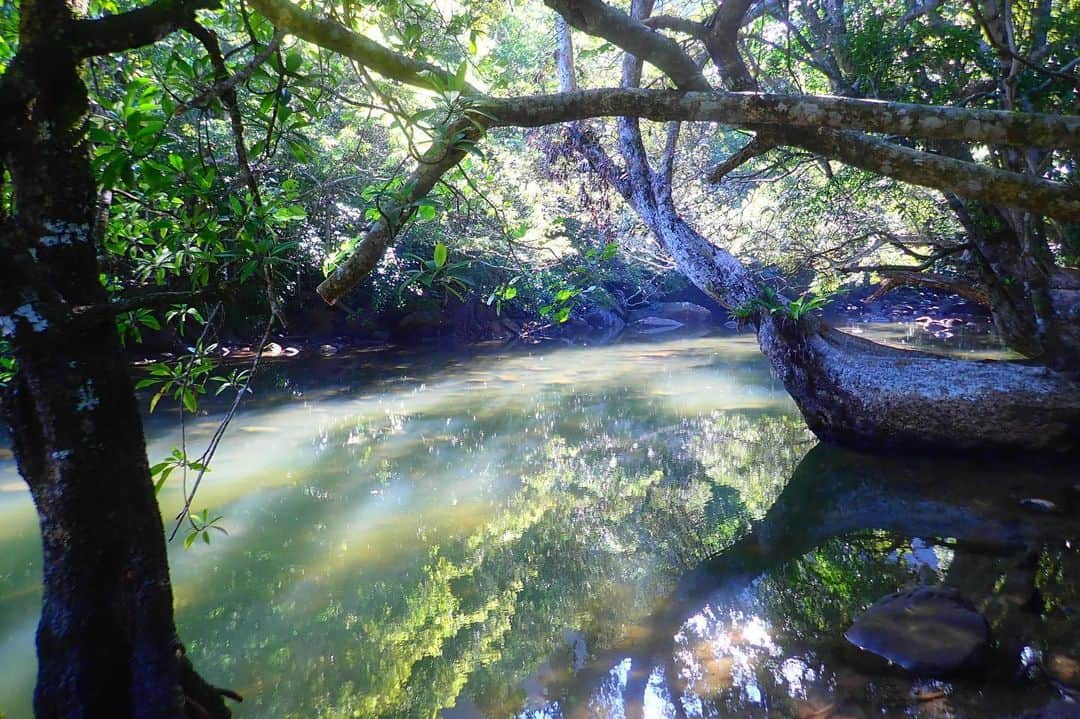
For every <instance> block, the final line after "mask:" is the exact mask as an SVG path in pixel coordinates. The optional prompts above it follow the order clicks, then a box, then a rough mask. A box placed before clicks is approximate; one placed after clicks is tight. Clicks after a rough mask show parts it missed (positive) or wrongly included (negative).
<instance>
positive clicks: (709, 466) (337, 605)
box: [189, 395, 805, 717]
mask: <svg viewBox="0 0 1080 719" xmlns="http://www.w3.org/2000/svg"><path fill="white" fill-rule="evenodd" d="M610 399H611V401H612V402H617V403H619V404H620V405H621V406H622V407H623V409H622V414H621V416H623V417H627V418H631V419H630V420H627V421H624V422H621V423H619V426H618V427H617V428H615V430H614V431H605V428H603V427H598V426H594V425H588V429H589V432H588V433H585V432H581V431H578V432H573V431H570V430H571V429H572V428H573V427H574V426H575V422H576V421H578V420H581V421H582V422H584V421H586V420H589V421H591V420H592V419H594V417H593V416H592V415H593V414H594V413H591V412H590V411H589V408H588V407H587V406H583V407H581V408H580V409H578V410H575V408H573V407H562V406H560V403H559V402H555V401H554V399H551V401H550V403H549V405H548V407H547V409H546V410H545V411H547V412H551V413H553V414H554V415H555V416H558V417H559V418H560V420H559V424H561V425H562V426H563V428H564V429H566V430H567V431H566V434H568V435H571V436H570V437H569V438H564V437H563V436H560V435H557V434H553V435H551V436H549V437H548V438H547V439H546V442H545V443H544V444H543V445H542V446H540V447H539V448H538V449H536V450H535V451H534V452H533V456H532V457H531V459H530V460H529V461H527V462H526V463H525V464H526V466H529V467H532V468H534V469H533V471H529V472H527V473H526V474H524V475H523V476H522V477H521V478H520V480H519V482H518V484H517V486H516V489H515V490H514V491H513V492H511V493H510V494H509V496H507V497H505V498H504V499H501V500H499V502H498V506H497V508H496V509H494V510H493V511H492V510H488V511H487V512H486V514H485V516H486V517H487V518H486V519H485V520H484V521H483V522H482V523H480V524H479V525H477V526H476V527H474V529H473V530H472V531H471V532H469V533H467V534H465V535H464V536H462V535H460V534H457V535H455V534H454V533H452V532H440V533H439V537H438V540H437V541H438V544H437V545H436V546H432V547H430V549H429V550H423V548H422V547H420V548H418V549H417V550H415V551H413V552H412V553H409V552H404V553H402V554H401V555H398V556H394V557H392V558H388V559H387V563H388V564H389V565H391V566H388V567H387V568H386V569H385V571H383V569H380V570H379V571H378V572H370V573H369V572H367V571H364V570H362V569H357V570H355V572H354V573H355V576H356V578H355V584H354V586H352V587H348V586H346V587H345V588H344V589H343V590H341V591H338V590H333V594H332V597H331V598H330V600H329V602H328V603H327V602H325V601H324V602H322V603H321V606H320V602H319V601H318V600H317V599H314V597H322V598H324V599H325V592H326V589H325V588H323V587H320V586H317V585H316V586H314V587H311V588H310V589H309V591H308V594H307V595H305V594H304V593H303V592H302V591H298V590H296V589H290V588H289V587H290V584H293V583H295V577H294V576H292V575H291V574H290V573H289V572H284V573H281V574H279V576H277V577H270V578H269V579H264V580H263V581H266V582H267V583H268V584H269V585H270V586H272V587H276V588H277V590H276V591H275V592H273V594H274V596H275V599H276V601H277V602H278V605H277V606H275V607H273V609H272V613H280V614H281V615H284V616H287V617H288V618H289V619H290V620H291V622H292V625H291V627H290V631H289V632H288V635H287V636H272V635H267V633H266V631H265V630H264V631H256V632H255V633H253V634H252V635H251V636H247V637H243V638H241V637H240V636H237V637H236V639H237V640H238V641H236V642H232V641H230V642H223V641H220V635H219V634H217V633H216V631H215V635H216V636H217V640H216V641H215V643H214V646H215V651H216V648H217V647H220V646H222V645H226V646H228V647H229V649H226V650H225V652H224V656H219V657H218V659H219V661H221V662H223V663H228V664H231V665H232V666H233V667H234V670H233V671H235V668H239V667H241V666H243V665H245V663H248V664H250V663H258V664H261V665H263V670H262V671H263V672H264V675H263V677H262V679H261V682H262V683H263V685H264V687H265V689H264V690H262V691H260V690H256V691H255V692H254V693H255V694H257V695H260V696H262V697H264V698H266V699H267V700H268V703H269V704H271V705H276V707H277V708H276V709H274V708H273V706H271V707H267V708H266V710H265V711H266V713H282V712H286V713H287V712H290V711H292V712H295V713H296V715H297V716H299V715H304V716H313V715H318V716H326V717H338V716H341V717H345V716H430V715H432V713H433V712H436V711H437V710H439V709H440V708H446V707H449V706H452V705H453V704H454V703H455V701H456V699H457V697H458V695H459V693H461V692H462V690H463V689H464V692H465V695H467V696H469V697H471V698H472V700H473V701H474V702H475V704H476V705H477V706H479V707H481V708H482V709H483V710H485V712H487V713H489V714H490V715H491V716H495V715H507V714H510V713H513V712H514V711H516V710H517V709H519V708H520V706H521V702H522V699H523V694H522V690H521V689H520V688H519V687H520V685H521V680H522V679H524V678H525V677H526V676H527V675H529V674H531V673H533V672H534V671H535V670H536V668H537V667H538V666H539V665H540V664H541V663H542V662H544V661H545V660H546V659H548V658H549V657H551V655H552V652H553V649H557V648H558V647H560V646H565V640H564V638H563V631H564V630H565V629H571V628H572V629H576V630H579V631H580V632H581V633H582V634H583V635H584V641H585V645H586V646H588V647H589V649H590V650H594V649H602V648H603V647H604V646H605V645H607V644H611V643H614V642H617V641H619V640H620V639H622V638H623V637H624V636H626V635H628V634H631V635H632V634H633V633H634V632H637V631H640V630H638V629H637V628H635V625H636V623H637V621H638V620H640V619H641V618H643V617H646V616H647V615H648V614H649V612H650V611H651V610H652V608H653V604H654V602H655V600H656V599H657V598H658V597H660V596H663V595H664V594H665V593H667V592H668V591H670V589H671V588H672V587H673V586H674V583H675V581H676V580H677V578H678V576H679V575H680V574H681V573H682V572H684V571H685V569H686V568H687V567H690V566H693V565H695V564H697V563H699V562H700V561H701V560H702V559H704V558H705V557H707V556H710V555H712V554H715V553H716V552H718V551H720V550H721V549H723V548H724V547H725V546H727V545H729V544H731V542H733V541H735V540H736V539H737V538H738V536H740V534H742V533H743V532H745V531H746V530H747V529H748V528H749V526H750V524H751V522H752V520H753V515H752V513H751V512H750V511H748V510H747V506H751V507H753V506H756V505H757V504H758V503H759V502H761V501H763V500H762V497H768V496H771V495H775V494H776V493H777V492H778V488H770V487H768V486H767V478H771V480H772V481H773V482H774V483H776V484H780V483H782V482H783V481H784V478H785V477H787V476H788V475H789V472H790V469H791V467H792V466H794V464H795V462H796V461H797V460H798V453H799V452H800V451H802V447H803V445H802V444H800V440H803V439H804V438H805V430H804V429H803V428H802V427H801V426H800V424H801V423H799V422H797V421H796V420H795V419H794V418H792V417H786V416H775V415H774V416H770V415H764V414H762V415H759V416H754V417H752V418H750V417H747V416H743V415H741V414H723V413H717V414H713V415H711V416H704V417H701V418H700V419H697V420H694V421H685V422H681V423H676V424H674V425H673V426H671V427H668V428H667V429H664V430H661V431H658V432H653V434H652V435H651V436H649V437H646V438H645V439H642V436H643V435H645V434H646V433H645V432H644V431H642V425H643V424H646V423H647V422H649V421H650V419H651V418H653V417H654V416H655V410H654V409H653V408H649V407H640V406H637V407H635V406H634V402H635V400H634V398H633V397H632V396H628V395H624V396H618V397H613V398H610ZM563 401H564V402H572V401H573V400H570V399H565V398H564V400H563ZM575 414H576V418H575ZM415 419H417V418H415V417H414V418H407V419H406V420H405V421H406V423H408V422H410V421H414V420H415ZM400 420H401V418H398V419H396V420H395V419H394V418H392V417H390V418H388V419H387V420H386V421H387V422H388V423H391V424H392V423H394V422H397V421H400ZM490 422H491V423H493V424H489V425H485V418H484V417H483V416H481V417H479V418H478V420H477V422H476V423H475V424H474V425H473V426H472V427H471V429H470V432H471V433H472V435H473V436H477V437H478V436H481V435H486V436H488V437H490V436H492V435H493V434H495V433H505V432H510V431H513V427H509V426H506V425H505V424H502V423H504V422H505V420H504V419H501V418H500V417H499V416H497V414H496V413H492V415H491V418H490ZM654 426H655V425H654ZM329 434H330V436H329V437H328V438H326V444H325V446H327V447H334V446H337V447H342V446H344V450H343V451H340V452H338V451H326V452H324V453H323V455H321V457H322V458H321V460H320V465H319V466H316V467H314V468H313V469H312V474H313V475H315V476H321V475H325V476H328V477H331V479H330V480H328V481H327V482H322V481H320V487H321V488H322V490H324V491H326V492H327V493H329V494H330V495H333V496H334V497H335V499H334V500H333V501H331V502H329V503H314V502H312V503H308V504H305V505H301V507H300V508H299V509H300V512H301V513H300V514H299V516H297V517H296V519H295V522H296V523H297V525H298V526H308V525H310V526H315V525H320V524H325V526H327V527H330V528H332V527H333V526H334V524H335V522H336V521H337V520H336V519H334V518H333V517H332V516H329V515H328V514H327V512H332V511H334V510H333V509H332V507H333V506H334V505H341V506H343V507H345V506H348V505H349V504H350V497H357V496H362V493H364V492H368V491H371V489H370V488H372V487H379V486H380V485H379V483H380V482H384V483H385V482H386V481H387V477H388V476H389V475H394V473H395V472H397V471H398V468H397V467H396V462H395V460H393V459H387V457H383V458H382V459H379V457H380V451H379V448H378V444H379V443H380V442H389V443H395V442H401V441H412V442H414V441H415V440H414V439H408V440H406V438H404V437H403V436H402V435H401V434H400V433H395V432H394V431H393V429H392V428H388V427H378V426H373V425H371V424H368V425H366V426H363V427H359V428H358V427H357V426H356V425H355V423H354V424H352V426H348V427H339V428H337V429H332V430H330V432H329ZM350 436H353V437H359V438H360V439H358V440H356V441H354V442H353V443H352V444H349V443H348V438H349V437H350ZM462 437H464V440H463V441H468V440H469V436H468V435H462V434H461V433H459V434H458V439H459V441H462ZM372 443H374V444H375V445H376V447H375V450H374V451H372V450H371V445H372ZM778 445H779V446H778ZM401 449H402V447H395V448H392V451H391V452H390V453H389V455H388V456H399V457H404V456H410V455H409V453H406V454H401V451H400V450H401ZM412 449H413V450H414V451H415V450H417V449H419V448H418V447H415V446H414V447H412ZM359 460H364V464H363V466H369V467H373V469H374V471H371V472H368V474H367V482H366V483H365V482H358V481H357V475H358V474H360V472H358V471H357V470H356V464H355V463H356V462H357V461H359ZM350 463H352V466H353V469H352V472H351V474H352V476H351V477H350V478H348V479H347V480H346V479H344V477H346V475H345V473H344V472H342V473H341V474H340V475H337V474H335V472H336V471H338V470H343V469H344V468H345V467H346V466H347V465H350ZM410 466H411V469H410V472H412V471H415V474H416V475H417V476H419V477H423V476H424V474H425V472H427V471H430V472H431V473H432V474H433V476H434V474H435V471H434V470H435V468H434V467H433V466H428V460H427V458H425V457H422V458H421V461H420V462H419V463H416V464H413V465H410ZM328 470H333V471H328ZM334 477H338V478H337V479H333V478H334ZM744 493H745V495H746V496H745V497H744ZM304 512H306V514H304ZM317 537H318V530H311V531H310V536H307V537H306V540H307V541H306V542H301V541H297V542H296V544H297V545H306V546H310V545H311V544H316V545H317V544H318V541H317ZM302 538H303V537H301V538H298V540H299V539H302ZM266 544H267V546H270V545H271V544H272V542H271V541H269V539H268V540H267V541H266ZM291 544H292V543H291V542H290V543H289V545H287V546H286V547H285V548H283V551H281V552H278V551H276V550H275V552H274V556H273V561H274V562H275V563H280V564H281V565H282V566H284V567H288V566H289V565H290V564H292V565H293V566H294V567H295V566H296V565H302V564H303V563H304V562H305V557H303V556H302V555H301V553H300V550H299V547H297V549H296V554H295V555H293V556H290V545H291ZM420 544H421V545H422V543H420ZM254 553H255V554H258V550H255V551H254ZM264 569H265V567H264ZM238 571H239V572H241V573H242V572H243V571H244V570H238ZM291 571H292V572H295V569H293V570H291ZM343 571H345V572H346V573H348V572H349V571H350V570H348V569H347V568H346V569H345V570H343ZM369 574H373V575H377V576H374V577H373V578H372V579H370V580H369V579H368V575H369ZM347 576H349V575H348V574H347ZM244 581H245V578H244V577H242V576H240V577H235V578H234V580H233V582H234V585H233V589H234V590H235V591H237V592H239V591H247V592H251V593H253V594H254V593H256V590H254V589H252V588H245V587H240V586H237V585H240V584H241V583H242V582H244ZM283 595H285V596H287V597H288V599H284V600H283V599H282V596H283ZM216 600H217V601H216V602H215V604H220V606H231V605H234V604H242V605H257V604H258V601H257V600H253V598H252V597H250V596H249V597H246V598H244V599H237V598H236V597H235V596H233V597H230V596H225V597H221V596H219V597H217V598H216ZM305 601H310V603H311V605H312V607H313V611H311V612H310V613H309V612H305V611H298V610H299V609H300V608H301V607H303V606H305V604H304V602H305ZM194 604H195V606H192V607H190V608H189V611H190V612H191V613H192V614H200V613H206V614H209V615H211V617H213V615H214V614H215V610H213V609H209V610H208V609H207V608H205V607H200V606H198V601H197V600H196V601H195V603H194ZM210 624H211V627H210V629H212V630H217V629H221V630H222V631H224V632H228V631H229V629H230V624H229V623H228V622H223V621H214V620H213V619H212V620H211V622H210ZM267 626H275V627H277V626H281V624H280V619H278V620H277V622H276V623H273V624H271V622H270V621H267ZM231 627H232V629H233V630H234V631H235V628H236V625H235V622H234V623H233V624H232V625H231ZM204 631H205V628H204ZM304 637H311V647H310V648H306V647H305V645H306V644H307V642H305V641H304V639H303V638H304ZM326 637H329V638H330V640H329V641H327V640H326V639H325V638H326ZM335 637H337V638H335ZM340 637H349V638H350V639H349V640H345V641H342V640H341V639H340ZM338 643H340V645H341V650H340V652H338V653H336V655H335V656H333V657H328V656H324V655H323V654H319V653H317V652H318V649H317V648H316V647H319V646H326V645H327V644H338ZM305 651H309V652H311V653H312V654H311V656H304V652H305ZM564 653H565V654H566V657H565V660H562V661H560V658H559V657H558V656H556V659H555V660H554V661H553V662H552V664H551V671H552V672H553V673H560V672H562V673H566V672H568V671H569V669H570V667H569V661H570V660H569V651H568V650H567V651H566V652H564ZM559 654H560V652H558V651H556V655H559ZM211 658H212V657H208V659H211ZM271 686H273V687H275V688H274V689H272V690H271V689H270V688H269V687H271ZM303 697H313V698H315V699H313V700H311V704H307V702H306V701H305V700H304V699H303Z"/></svg>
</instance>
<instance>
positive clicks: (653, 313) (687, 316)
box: [630, 302, 713, 325]
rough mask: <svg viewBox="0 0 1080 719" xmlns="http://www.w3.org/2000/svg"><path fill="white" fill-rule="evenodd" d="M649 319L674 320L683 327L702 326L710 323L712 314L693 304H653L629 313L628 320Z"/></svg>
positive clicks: (706, 309)
mask: <svg viewBox="0 0 1080 719" xmlns="http://www.w3.org/2000/svg"><path fill="white" fill-rule="evenodd" d="M649 317H660V318H663V319H665V320H674V321H675V322H679V323H681V324H684V325H703V324H709V323H710V322H712V319H713V315H712V312H711V311H710V310H709V309H708V308H707V307H702V306H701V305H696V304H694V303H693V302H654V303H653V304H651V305H649V306H647V307H643V308H641V309H639V310H635V311H633V312H631V313H630V320H631V321H632V322H634V321H640V320H642V319H645V318H649Z"/></svg>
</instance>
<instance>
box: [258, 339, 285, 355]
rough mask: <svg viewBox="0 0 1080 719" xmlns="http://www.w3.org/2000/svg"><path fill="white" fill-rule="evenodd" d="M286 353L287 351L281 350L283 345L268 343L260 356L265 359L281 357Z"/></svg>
mask: <svg viewBox="0 0 1080 719" xmlns="http://www.w3.org/2000/svg"><path fill="white" fill-rule="evenodd" d="M284 351H285V350H283V349H282V348H281V345H279V344H278V343H277V342H268V343H267V344H266V345H265V346H264V347H263V349H262V352H260V354H261V355H262V356H263V357H280V356H281V353H282V352H284Z"/></svg>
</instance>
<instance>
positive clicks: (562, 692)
mask: <svg viewBox="0 0 1080 719" xmlns="http://www.w3.org/2000/svg"><path fill="white" fill-rule="evenodd" d="M974 487H977V488H978V489H977V495H976V496H973V488H974ZM1034 488H1037V489H1038V492H1039V495H1040V496H1042V497H1044V498H1047V499H1050V500H1052V501H1054V502H1055V503H1056V504H1058V506H1060V507H1062V508H1065V507H1067V506H1068V505H1069V503H1070V502H1071V503H1073V504H1075V496H1074V493H1075V491H1076V490H1075V488H1074V487H1073V486H1072V484H1071V476H1070V473H1069V471H1068V468H1054V467H1039V468H1032V467H1030V466H1015V465H1009V464H1002V463H1000V462H998V463H994V464H987V465H985V466H980V465H977V464H976V465H973V464H972V463H970V462H966V463H958V462H950V461H948V460H935V461H914V460H911V459H910V458H905V459H894V460H881V459H880V458H867V457H864V456H860V455H857V454H854V453H849V452H844V451H840V450H833V449H828V448H825V447H816V448H815V449H813V450H811V451H810V452H809V453H808V454H807V456H806V457H805V458H804V459H803V460H802V462H801V463H800V464H799V466H798V468H797V469H796V471H795V472H794V474H793V475H792V479H791V482H790V483H788V485H787V487H786V488H785V489H784V491H783V493H782V494H781V496H780V497H779V498H778V499H777V501H776V502H775V503H774V504H773V506H772V507H771V508H770V510H769V511H768V513H767V514H766V515H765V517H764V518H763V519H762V521H761V522H760V523H758V524H756V526H755V527H754V528H753V529H752V530H751V531H750V532H749V533H747V534H746V535H745V536H743V537H742V538H740V539H739V540H737V541H736V542H735V543H734V544H732V545H731V546H730V547H729V548H728V549H727V550H725V551H724V552H721V553H719V554H717V555H713V556H711V557H709V558H707V559H706V560H705V561H703V562H702V564H701V565H699V567H698V568H696V569H695V570H694V571H692V572H689V573H687V574H685V575H684V576H683V578H682V579H681V580H680V583H679V585H678V586H677V588H676V589H675V590H674V591H673V592H672V594H671V595H669V597H668V599H667V601H666V602H660V603H658V605H659V607H660V608H659V609H658V610H657V611H656V612H654V614H653V615H652V616H651V617H650V618H649V620H648V622H647V623H648V624H649V625H650V626H651V627H652V632H651V633H650V635H649V636H648V637H646V638H643V639H640V640H636V641H626V642H623V643H621V644H618V645H616V646H613V647H612V648H611V649H610V650H609V651H608V652H606V653H603V652H601V653H599V654H598V655H597V656H596V658H595V661H594V665H593V666H591V667H586V668H585V669H584V670H583V671H581V672H578V673H577V674H576V675H575V676H574V677H572V678H571V679H569V680H568V684H567V685H566V686H565V687H554V686H553V687H552V693H551V694H552V696H553V697H557V698H558V699H557V705H558V706H559V708H560V711H559V712H558V714H557V715H558V716H567V717H569V716H576V715H578V714H577V713H576V712H575V711H574V710H573V708H571V706H570V705H571V704H572V703H573V702H572V700H570V698H571V697H575V696H582V695H587V696H588V697H589V699H588V700H587V702H589V703H596V702H601V703H603V702H604V701H607V706H606V708H605V709H604V710H603V711H589V712H586V713H585V714H582V715H591V716H628V717H629V716H645V717H649V716H656V717H661V716H662V717H667V716H680V717H682V716H686V717H728V716H739V717H759V716H760V717H776V716H779V717H803V718H805V717H868V716H897V717H899V716H926V717H931V716H950V717H1015V716H1020V715H1021V714H1022V713H1023V712H1025V711H1028V710H1034V709H1039V708H1044V707H1046V706H1047V705H1050V706H1057V707H1059V708H1058V709H1056V711H1060V712H1062V713H1060V714H1047V716H1074V715H1076V713H1077V712H1076V710H1075V708H1070V707H1071V705H1067V704H1060V703H1059V704H1055V702H1063V701H1065V700H1063V699H1061V698H1059V697H1058V691H1057V689H1056V688H1055V686H1054V685H1053V684H1052V683H1051V682H1049V681H1047V680H1046V678H1045V677H1044V676H1042V675H1041V672H1040V670H1039V668H1038V667H1037V666H1035V665H1037V664H1038V663H1039V662H1040V660H1045V658H1046V657H1049V656H1059V657H1065V656H1070V655H1072V656H1075V653H1076V651H1077V649H1078V648H1080V626H1078V625H1077V623H1076V622H1075V621H1074V620H1073V618H1072V612H1073V611H1074V610H1075V608H1076V607H1077V604H1076V602H1077V600H1078V599H1080V597H1078V596H1077V591H1076V589H1075V586H1074V585H1072V584H1071V582H1073V581H1075V579H1076V576H1077V570H1078V566H1080V565H1078V561H1077V560H1078V557H1077V554H1076V551H1075V539H1076V534H1077V530H1078V529H1080V525H1078V523H1077V521H1076V520H1075V518H1074V516H1075V515H1074V514H1073V515H1070V514H1069V512H1068V511H1066V512H1065V513H1063V514H1060V515H1040V514H1034V513H1031V512H1030V511H1026V510H1024V509H1023V507H1022V505H1021V502H1020V500H1021V499H1022V498H1024V497H1027V496H1029V493H1030V492H1031V491H1032V490H1033V489H1034ZM937 583H945V584H948V585H950V586H954V587H957V588H959V589H961V590H962V591H964V592H965V593H966V594H968V595H969V596H970V597H972V599H974V600H975V602H976V604H977V606H978V607H979V608H980V609H981V610H982V611H983V613H984V614H985V615H986V616H987V617H988V619H989V620H990V622H991V626H992V629H993V632H994V635H995V637H996V641H995V647H994V657H993V662H992V664H991V668H990V670H989V672H990V674H989V677H988V678H987V679H986V680H984V681H976V680H966V681H954V682H921V681H913V680H911V679H909V678H906V677H904V676H902V675H900V674H899V673H895V672H892V671H890V670H889V669H888V668H887V667H882V666H877V665H875V664H874V663H873V662H870V661H868V658H867V657H864V656H860V655H859V653H858V652H856V651H855V650H853V649H852V648H850V647H849V646H847V645H846V644H845V643H844V642H843V640H842V634H843V631H844V630H845V629H846V628H847V627H848V626H849V625H850V623H851V620H852V619H853V618H854V616H856V615H857V614H858V613H859V612H860V611H862V610H863V609H864V608H865V607H866V606H868V605H869V604H871V603H872V602H873V601H874V600H876V599H878V598H880V597H881V596H883V595H885V594H887V593H890V592H893V591H896V590H898V589H901V588H904V587H907V586H912V585H915V584H937ZM1042 663H1044V664H1045V661H1043V662H1042ZM624 664H625V665H627V666H631V667H633V666H634V665H638V666H641V667H643V669H642V671H641V672H640V673H639V674H640V675H641V676H648V677H650V678H649V679H648V680H647V683H642V684H641V685H640V686H638V687H636V688H633V687H631V686H628V687H627V688H626V689H625V690H624V691H622V692H621V693H620V695H619V696H617V697H615V696H614V695H612V694H611V692H610V691H609V690H608V689H607V688H606V685H605V679H604V678H603V667H605V666H622V665H624ZM630 676H633V672H632V671H631V672H630ZM631 684H632V681H631ZM590 685H591V686H595V688H594V689H589V688H588V687H589V686H590ZM654 685H656V686H654ZM650 695H655V696H668V697H675V699H674V700H672V701H670V702H668V703H667V704H663V703H657V702H655V701H651V700H650ZM605 698H606V699H605ZM612 701H614V702H616V703H617V704H618V706H614V705H612V704H611V702H612ZM553 706H554V704H553ZM650 707H652V708H650ZM1061 707H1063V708H1061Z"/></svg>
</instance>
